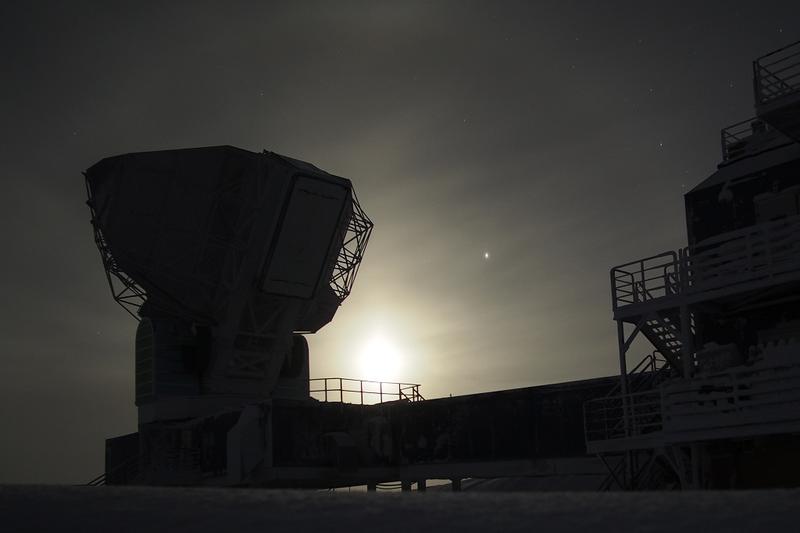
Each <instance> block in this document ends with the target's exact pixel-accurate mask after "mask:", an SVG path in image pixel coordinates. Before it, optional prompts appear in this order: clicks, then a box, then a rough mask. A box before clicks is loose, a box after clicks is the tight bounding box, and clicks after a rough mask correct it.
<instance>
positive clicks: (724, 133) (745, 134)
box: [720, 117, 773, 161]
mask: <svg viewBox="0 0 800 533" xmlns="http://www.w3.org/2000/svg"><path fill="white" fill-rule="evenodd" d="M768 131H773V129H772V128H771V127H770V126H769V125H768V124H767V123H766V122H764V121H763V120H760V119H759V118H758V117H752V118H748V119H747V120H743V121H741V122H737V123H736V124H731V125H730V126H728V127H726V128H723V129H722V130H721V131H720V144H721V145H722V160H723V161H729V160H731V159H735V158H737V157H739V156H741V155H743V154H744V153H745V149H746V148H747V145H748V143H749V142H750V138H751V137H752V136H753V135H756V134H759V133H766V132H768Z"/></svg>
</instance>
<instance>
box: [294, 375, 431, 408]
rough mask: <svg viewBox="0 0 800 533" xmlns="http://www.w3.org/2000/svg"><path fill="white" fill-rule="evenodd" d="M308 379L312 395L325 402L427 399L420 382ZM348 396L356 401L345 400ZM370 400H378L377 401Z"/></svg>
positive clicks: (381, 401) (366, 403)
mask: <svg viewBox="0 0 800 533" xmlns="http://www.w3.org/2000/svg"><path fill="white" fill-rule="evenodd" d="M308 381H309V386H310V388H309V393H310V394H311V396H312V397H313V398H316V399H317V400H320V401H324V402H338V403H357V404H360V405H369V404H373V403H384V402H385V401H398V400H401V401H408V402H418V401H421V400H424V399H425V398H424V397H423V396H422V394H421V393H420V392H419V388H420V387H421V385H420V384H419V383H399V382H394V381H372V380H368V379H353V378H341V377H329V378H312V379H309V380H308ZM329 382H330V383H331V384H332V385H331V386H329ZM315 383H317V384H319V385H318V388H313V384H315ZM337 385H338V386H337ZM365 385H366V387H365ZM376 385H377V387H376ZM315 394H316V396H315ZM346 396H347V397H348V398H349V399H353V398H355V399H356V401H345V398H346ZM369 400H377V402H376V401H369Z"/></svg>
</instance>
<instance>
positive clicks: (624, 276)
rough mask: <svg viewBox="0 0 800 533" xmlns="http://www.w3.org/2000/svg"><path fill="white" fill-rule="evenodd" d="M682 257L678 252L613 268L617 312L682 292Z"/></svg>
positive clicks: (612, 281)
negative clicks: (622, 308) (627, 306)
mask: <svg viewBox="0 0 800 533" xmlns="http://www.w3.org/2000/svg"><path fill="white" fill-rule="evenodd" d="M679 274H680V258H679V257H678V253H677V252H664V253H662V254H658V255H654V256H652V257H647V258H645V259H639V260H638V261H632V262H630V263H625V264H624V265H620V266H617V267H614V268H612V269H611V295H612V305H613V307H614V309H615V310H616V309H617V308H619V307H622V306H624V305H628V304H634V303H641V302H645V301H648V300H653V299H656V298H661V297H664V296H669V295H673V294H678V293H679V292H680V275H679Z"/></svg>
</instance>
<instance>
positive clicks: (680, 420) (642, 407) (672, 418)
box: [585, 359, 800, 453]
mask: <svg viewBox="0 0 800 533" xmlns="http://www.w3.org/2000/svg"><path fill="white" fill-rule="evenodd" d="M585 417H586V448H587V451H588V452H589V453H614V452H623V451H631V450H643V449H653V448H661V447H665V446H670V445H676V444H685V443H692V442H701V441H713V440H719V439H742V438H751V437H755V436H760V435H781V434H791V433H800V362H797V359H795V360H794V361H791V360H787V361H784V362H777V361H769V360H762V361H760V362H758V363H756V364H753V365H751V366H739V367H734V368H730V369H728V370H725V371H724V372H719V373H715V374H709V375H698V376H695V377H694V378H692V379H683V380H673V381H670V382H668V383H665V384H664V385H663V386H661V387H659V388H657V389H653V390H648V391H644V392H638V393H633V394H627V395H617V396H611V397H606V398H599V399H596V400H591V401H589V402H587V403H586V405H585Z"/></svg>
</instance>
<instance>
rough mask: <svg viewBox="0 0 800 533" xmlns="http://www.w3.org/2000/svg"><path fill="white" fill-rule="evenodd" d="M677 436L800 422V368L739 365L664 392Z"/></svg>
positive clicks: (667, 422) (668, 426)
mask: <svg viewBox="0 0 800 533" xmlns="http://www.w3.org/2000/svg"><path fill="white" fill-rule="evenodd" d="M663 394H664V430H665V431H669V432H671V433H680V432H684V431H697V430H704V431H706V430H709V429H714V428H715V427H725V428H730V427H732V426H742V425H748V424H758V425H763V424H767V423H779V422H783V421H797V420H800V364H785V365H775V366H764V365H754V366H752V367H744V368H743V367H737V368H732V369H729V370H726V371H723V372H718V373H715V374H712V375H708V376H700V377H696V378H694V379H692V380H690V381H685V382H677V383H674V384H671V385H670V386H669V387H666V388H664V391H663Z"/></svg>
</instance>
